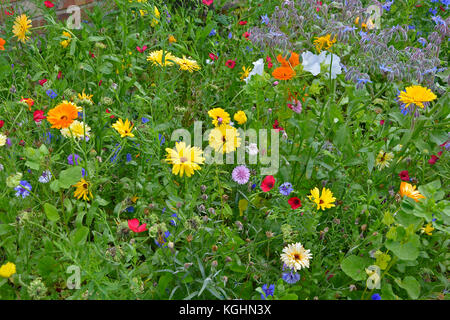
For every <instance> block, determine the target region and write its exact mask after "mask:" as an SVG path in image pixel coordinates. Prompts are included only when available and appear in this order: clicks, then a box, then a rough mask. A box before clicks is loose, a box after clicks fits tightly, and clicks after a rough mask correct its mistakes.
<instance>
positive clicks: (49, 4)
mask: <svg viewBox="0 0 450 320" xmlns="http://www.w3.org/2000/svg"><path fill="white" fill-rule="evenodd" d="M44 4H45V6H46V7H47V8H53V7H54V6H55V5H54V4H53V3H52V2H51V1H44Z"/></svg>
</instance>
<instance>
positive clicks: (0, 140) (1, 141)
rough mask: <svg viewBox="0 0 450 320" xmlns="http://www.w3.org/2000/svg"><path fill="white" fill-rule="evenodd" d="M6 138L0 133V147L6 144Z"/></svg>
mask: <svg viewBox="0 0 450 320" xmlns="http://www.w3.org/2000/svg"><path fill="white" fill-rule="evenodd" d="M6 139H8V137H7V136H5V135H4V134H2V133H0V147H3V146H4V145H5V144H6Z"/></svg>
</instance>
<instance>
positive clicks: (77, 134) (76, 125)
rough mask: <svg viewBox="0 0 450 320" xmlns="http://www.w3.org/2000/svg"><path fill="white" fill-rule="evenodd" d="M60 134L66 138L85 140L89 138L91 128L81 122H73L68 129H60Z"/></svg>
mask: <svg viewBox="0 0 450 320" xmlns="http://www.w3.org/2000/svg"><path fill="white" fill-rule="evenodd" d="M61 134H62V135H63V136H64V137H66V138H70V137H74V138H76V139H78V140H81V139H86V138H90V136H91V127H89V126H88V125H87V124H85V123H84V122H83V121H78V120H74V121H73V122H72V124H71V125H70V126H69V127H68V128H63V129H61Z"/></svg>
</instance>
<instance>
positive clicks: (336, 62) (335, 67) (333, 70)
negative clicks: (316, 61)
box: [323, 53, 342, 79]
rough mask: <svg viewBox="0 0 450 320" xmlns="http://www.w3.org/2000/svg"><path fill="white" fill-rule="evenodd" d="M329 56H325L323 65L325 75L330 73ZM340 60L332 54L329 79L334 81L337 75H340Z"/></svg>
mask: <svg viewBox="0 0 450 320" xmlns="http://www.w3.org/2000/svg"><path fill="white" fill-rule="evenodd" d="M330 64H331V54H327V56H326V58H325V61H324V63H323V65H324V66H325V68H326V70H327V74H329V73H330ZM341 73H342V70H341V58H339V57H338V56H337V55H335V54H334V53H333V64H332V66H331V79H336V76H337V75H338V74H341Z"/></svg>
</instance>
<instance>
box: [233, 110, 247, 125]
mask: <svg viewBox="0 0 450 320" xmlns="http://www.w3.org/2000/svg"><path fill="white" fill-rule="evenodd" d="M233 119H234V120H235V121H236V122H237V123H238V124H244V123H246V122H247V115H246V114H245V112H244V111H242V110H241V111H238V112H236V113H235V114H234V116H233Z"/></svg>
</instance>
